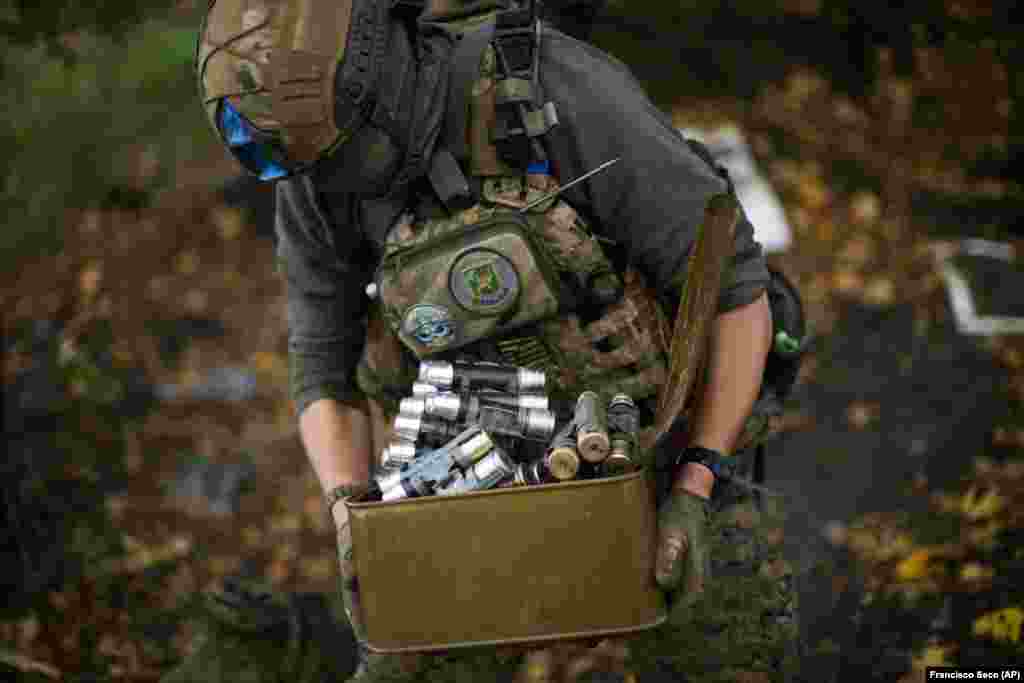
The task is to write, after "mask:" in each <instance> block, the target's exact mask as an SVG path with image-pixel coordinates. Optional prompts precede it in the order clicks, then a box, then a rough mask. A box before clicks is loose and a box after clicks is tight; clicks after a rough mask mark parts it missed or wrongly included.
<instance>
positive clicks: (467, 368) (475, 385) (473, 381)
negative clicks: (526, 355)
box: [418, 361, 546, 394]
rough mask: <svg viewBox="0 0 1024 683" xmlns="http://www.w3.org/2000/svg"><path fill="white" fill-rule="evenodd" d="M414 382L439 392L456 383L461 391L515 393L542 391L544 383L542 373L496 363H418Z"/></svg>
mask: <svg viewBox="0 0 1024 683" xmlns="http://www.w3.org/2000/svg"><path fill="white" fill-rule="evenodd" d="M418 379H419V381H420V382H424V383H426V384H432V385H434V386H436V387H439V388H441V389H450V388H452V387H454V386H455V385H456V384H457V385H459V387H460V389H462V390H477V389H485V388H486V389H497V390H498V391H507V392H509V393H516V394H526V393H536V392H539V391H543V390H544V384H545V381H546V377H545V375H544V373H543V372H541V371H538V370H531V369H530V368H521V367H517V366H515V365H500V364H497V363H461V362H460V363H448V362H446V361H422V362H421V363H420V371H419V377H418Z"/></svg>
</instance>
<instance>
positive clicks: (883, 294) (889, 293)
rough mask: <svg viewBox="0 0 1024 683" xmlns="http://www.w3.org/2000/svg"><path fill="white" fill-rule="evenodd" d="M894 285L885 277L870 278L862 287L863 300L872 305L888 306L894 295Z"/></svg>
mask: <svg viewBox="0 0 1024 683" xmlns="http://www.w3.org/2000/svg"><path fill="white" fill-rule="evenodd" d="M895 293H896V287H895V285H893V282H892V280H890V279H889V278H887V277H876V278H872V280H871V282H869V283H868V285H867V287H866V288H865V289H864V301H865V302H867V303H869V304H871V305H873V306H888V305H889V304H891V303H892V301H893V298H894V297H895Z"/></svg>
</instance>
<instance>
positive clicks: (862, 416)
mask: <svg viewBox="0 0 1024 683" xmlns="http://www.w3.org/2000/svg"><path fill="white" fill-rule="evenodd" d="M878 414H879V406H878V404H877V403H866V402H864V401H854V402H853V403H851V404H850V405H849V406H848V407H847V408H846V421H847V422H848V423H849V424H850V425H851V426H852V427H854V428H856V429H864V428H865V427H867V426H868V425H869V424H871V423H872V422H874V421H875V420H876V419H877V418H878Z"/></svg>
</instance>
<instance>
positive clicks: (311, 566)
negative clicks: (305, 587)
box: [299, 557, 334, 582]
mask: <svg viewBox="0 0 1024 683" xmlns="http://www.w3.org/2000/svg"><path fill="white" fill-rule="evenodd" d="M299 568H300V570H301V572H302V576H303V578H305V579H306V580H308V581H316V582H325V581H329V580H330V578H331V576H332V575H333V573H334V560H333V559H332V558H330V557H315V558H310V559H307V560H303V562H302V563H301V564H300V565H299Z"/></svg>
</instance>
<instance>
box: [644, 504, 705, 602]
mask: <svg viewBox="0 0 1024 683" xmlns="http://www.w3.org/2000/svg"><path fill="white" fill-rule="evenodd" d="M708 525H709V507H708V501H707V499H706V498H701V497H700V496H696V495H694V494H692V493H688V492H686V491H683V490H678V489H677V490H674V491H673V492H672V493H671V494H670V495H669V496H668V498H667V499H666V500H665V501H664V502H663V503H662V504H661V507H659V508H658V547H657V555H656V557H655V562H654V578H655V580H656V581H657V583H658V586H660V587H661V589H662V590H664V591H666V592H668V593H669V598H670V601H671V605H672V618H673V619H675V618H677V617H679V616H681V615H682V614H683V613H685V611H686V610H687V609H688V607H689V606H690V605H691V604H693V602H694V601H695V600H696V599H697V597H699V596H700V594H701V593H702V592H703V590H704V585H705V583H706V581H707V580H708V578H709V571H710V569H709V567H710V561H709V548H708V535H709V534H708Z"/></svg>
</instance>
